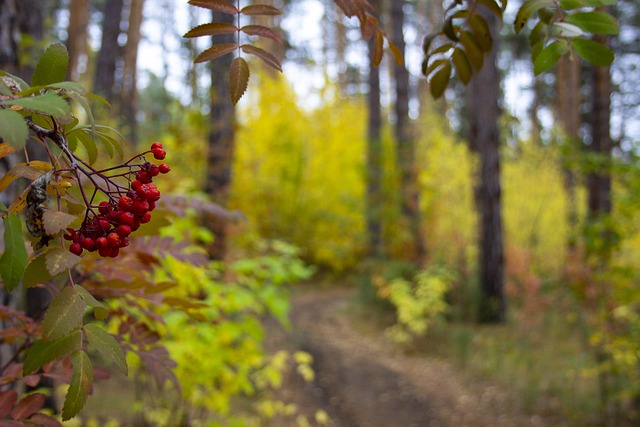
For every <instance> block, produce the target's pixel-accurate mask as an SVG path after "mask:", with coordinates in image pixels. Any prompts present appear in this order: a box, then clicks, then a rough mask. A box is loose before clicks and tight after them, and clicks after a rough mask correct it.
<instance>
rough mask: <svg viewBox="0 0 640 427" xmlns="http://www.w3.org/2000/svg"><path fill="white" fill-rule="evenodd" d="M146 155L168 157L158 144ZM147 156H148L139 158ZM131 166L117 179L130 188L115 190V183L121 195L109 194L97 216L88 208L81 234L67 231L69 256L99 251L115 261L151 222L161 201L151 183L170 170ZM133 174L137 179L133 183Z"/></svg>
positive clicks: (145, 164)
mask: <svg viewBox="0 0 640 427" xmlns="http://www.w3.org/2000/svg"><path fill="white" fill-rule="evenodd" d="M147 153H153V156H154V158H156V159H158V160H162V159H164V158H165V157H166V154H167V153H166V152H165V150H164V149H163V148H162V144H160V143H159V142H154V143H153V144H152V145H151V150H150V151H147ZM144 154H146V153H142V154H140V155H139V156H137V157H142V156H143V155H144ZM128 163H129V162H127V163H126V164H125V165H123V166H122V167H126V168H128V169H129V171H128V172H127V173H125V174H120V175H117V176H119V177H122V176H125V177H126V178H127V179H128V180H129V184H128V186H127V187H121V186H116V185H115V184H114V183H113V182H112V183H111V184H112V185H114V186H115V187H116V188H118V191H116V192H115V193H116V194H115V195H114V194H111V193H114V192H107V194H109V200H108V201H102V202H100V204H99V205H98V206H97V210H98V213H96V212H95V210H94V207H91V208H88V209H87V215H86V216H85V219H84V221H83V223H82V226H81V227H80V228H79V229H78V230H74V229H72V228H68V229H67V231H68V234H65V235H64V238H65V239H66V240H69V241H72V242H73V243H72V244H71V245H70V246H69V252H71V253H73V254H75V255H80V254H82V252H83V250H87V251H89V252H95V251H98V254H99V255H100V256H103V257H111V258H115V257H117V256H118V255H119V253H120V249H121V248H124V247H126V246H128V245H129V235H130V234H131V233H132V232H133V231H136V230H137V229H138V228H139V227H140V225H141V224H146V223H147V222H149V221H151V211H153V210H154V209H155V208H156V202H157V201H158V200H159V199H160V191H159V190H158V188H157V187H156V185H155V184H153V183H152V182H151V181H152V180H153V178H154V177H155V176H157V175H159V174H166V173H168V172H169V171H170V170H171V169H170V168H169V166H168V165H166V164H161V165H155V164H152V163H149V162H146V161H145V162H144V163H141V164H138V165H130V164H128ZM112 169H117V168H112ZM134 174H135V179H134V180H133V181H131V176H132V175H134Z"/></svg>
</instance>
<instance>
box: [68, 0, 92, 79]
mask: <svg viewBox="0 0 640 427" xmlns="http://www.w3.org/2000/svg"><path fill="white" fill-rule="evenodd" d="M88 28H89V0H71V3H70V4H69V28H68V30H67V34H68V37H67V49H68V50H69V70H68V78H69V79H70V80H72V81H78V79H79V78H80V75H81V74H82V73H83V72H85V71H86V67H87V64H86V62H87V59H88V58H87V56H88V53H89V38H88V36H89V34H88ZM81 64H83V65H81Z"/></svg>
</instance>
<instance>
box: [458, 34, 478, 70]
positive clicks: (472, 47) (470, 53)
mask: <svg viewBox="0 0 640 427" xmlns="http://www.w3.org/2000/svg"><path fill="white" fill-rule="evenodd" d="M460 42H461V43H462V45H463V46H464V50H465V52H466V53H467V58H468V59H469V62H470V63H471V65H473V68H475V69H476V71H480V69H481V68H482V63H483V62H484V57H483V53H482V48H481V47H480V46H479V45H478V42H477V40H476V39H475V37H474V36H473V34H471V32H469V31H463V32H462V33H461V34H460Z"/></svg>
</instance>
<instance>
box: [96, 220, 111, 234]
mask: <svg viewBox="0 0 640 427" xmlns="http://www.w3.org/2000/svg"><path fill="white" fill-rule="evenodd" d="M99 224H100V229H101V230H102V231H104V232H105V233H106V232H107V231H109V230H110V229H111V223H109V221H107V220H106V219H101V220H100V221H99Z"/></svg>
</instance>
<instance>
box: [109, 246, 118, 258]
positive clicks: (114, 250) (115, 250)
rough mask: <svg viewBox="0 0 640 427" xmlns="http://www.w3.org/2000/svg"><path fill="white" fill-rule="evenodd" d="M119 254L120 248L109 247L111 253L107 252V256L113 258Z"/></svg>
mask: <svg viewBox="0 0 640 427" xmlns="http://www.w3.org/2000/svg"><path fill="white" fill-rule="evenodd" d="M119 254H120V248H111V253H110V254H109V257H111V258H115V257H117V256H118V255H119Z"/></svg>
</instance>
